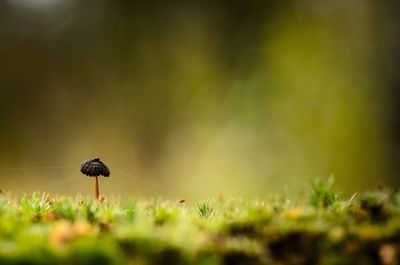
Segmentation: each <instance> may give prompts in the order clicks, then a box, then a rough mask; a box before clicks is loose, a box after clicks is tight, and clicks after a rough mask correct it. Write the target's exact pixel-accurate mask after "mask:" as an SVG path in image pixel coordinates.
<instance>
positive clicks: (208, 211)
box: [196, 201, 214, 218]
mask: <svg viewBox="0 0 400 265" xmlns="http://www.w3.org/2000/svg"><path fill="white" fill-rule="evenodd" d="M196 212H197V214H198V215H199V216H200V217H204V218H209V217H211V216H212V215H213V214H214V208H213V207H212V205H211V203H210V202H208V201H203V202H199V203H198V204H197V208H196Z"/></svg>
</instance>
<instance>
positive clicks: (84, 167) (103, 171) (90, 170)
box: [81, 158, 110, 177]
mask: <svg viewBox="0 0 400 265" xmlns="http://www.w3.org/2000/svg"><path fill="white" fill-rule="evenodd" d="M81 172H82V173H83V174H85V175H87V176H90V177H95V176H104V177H108V176H110V170H109V169H108V167H107V166H106V165H104V163H103V162H101V161H100V158H93V159H89V160H86V161H83V162H82V164H81Z"/></svg>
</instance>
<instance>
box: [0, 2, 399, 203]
mask: <svg viewBox="0 0 400 265" xmlns="http://www.w3.org/2000/svg"><path fill="white" fill-rule="evenodd" d="M399 8H400V4H399V3H398V2H397V1H394V0H393V1H373V0H355V1H345V0H338V1H337V0H336V1H318V0H297V1H294V0H292V1H290V0H289V1H284V2H283V3H282V1H268V0H263V1H239V0H213V1H177V0H173V1H161V0H160V1H128V0H127V1H106V0H88V1H78V0H4V1H1V2H0V58H1V64H0V67H1V71H0V124H1V127H0V188H1V189H2V190H3V191H7V192H8V191H10V192H13V193H14V194H20V193H24V192H26V193H30V192H32V191H34V190H41V191H47V192H52V193H60V194H84V195H86V194H87V195H91V194H92V192H93V191H92V188H93V187H92V185H93V183H92V182H93V180H92V179H89V178H88V177H86V176H83V175H82V174H81V173H80V172H79V166H80V163H81V162H82V161H83V160H85V159H89V158H91V157H95V156H99V157H100V158H101V159H102V160H103V161H104V162H105V163H106V164H107V165H108V166H109V167H110V170H111V177H110V178H104V179H103V178H101V179H100V189H101V192H103V193H104V194H106V195H110V194H117V195H123V196H132V197H155V196H163V197H166V198H180V199H181V198H184V199H199V198H207V197H216V196H220V195H221V194H222V195H224V196H237V195H241V196H246V197H259V196H264V195H267V194H271V193H280V192H284V191H296V190H302V189H304V187H305V186H306V185H307V184H308V183H309V181H310V180H311V179H314V178H317V177H320V178H326V177H328V176H330V175H334V176H335V182H336V187H338V188H339V189H340V190H342V191H343V192H345V193H346V192H354V191H358V190H363V189H373V188H375V187H377V186H378V185H379V183H384V184H386V185H388V186H389V187H392V188H395V189H397V188H398V187H400V179H399V177H398V175H399V173H400V167H399V166H398V164H399V162H400V104H399V103H400V90H399V89H400V74H399V72H398V71H399V67H400V16H399V15H398V10H400V9H399Z"/></svg>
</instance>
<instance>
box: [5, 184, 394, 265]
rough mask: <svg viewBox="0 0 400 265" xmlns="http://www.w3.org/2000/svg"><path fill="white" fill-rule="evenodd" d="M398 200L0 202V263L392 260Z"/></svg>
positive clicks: (315, 196) (384, 194)
mask: <svg viewBox="0 0 400 265" xmlns="http://www.w3.org/2000/svg"><path fill="white" fill-rule="evenodd" d="M399 250H400V194H398V193H393V192H390V191H388V190H385V189H379V190H377V191H374V192H365V193H361V194H354V195H353V196H350V197H349V198H341V197H340V196H338V195H337V194H336V193H335V192H333V190H332V185H331V183H330V182H328V183H323V182H318V181H317V182H314V183H313V184H312V186H311V189H310V192H309V193H308V195H307V196H305V197H304V198H303V199H299V200H289V199H288V198H285V197H280V196H275V197H271V198H266V199H263V200H245V199H241V198H229V199H228V198H219V199H216V200H207V201H200V202H197V203H190V202H185V201H166V200H161V199H154V200H147V201H141V200H125V199H122V198H119V199H118V198H114V199H113V198H108V199H105V200H103V201H102V202H97V201H95V200H93V199H91V198H84V197H80V196H77V197H75V198H71V197H65V196H52V195H50V194H46V193H38V192H37V193H34V194H32V195H29V196H22V197H20V198H13V197H12V196H8V195H1V198H0V264H52V265H53V264H96V265H101V264H154V265H156V264H175V265H179V264H199V265H200V264H202V265H203V264H204V265H208V264H210V265H217V264H232V265H236V264H246V265H253V264H254V265H256V264H272V265H275V264H276V265H278V264H279V265H283V264H323V265H331V264H332V265H333V264H343V265H345V264H360V265H361V264H362V265H368V264H384V265H394V264H398V258H399Z"/></svg>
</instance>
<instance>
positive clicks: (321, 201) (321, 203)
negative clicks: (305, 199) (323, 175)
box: [309, 177, 339, 208]
mask: <svg viewBox="0 0 400 265" xmlns="http://www.w3.org/2000/svg"><path fill="white" fill-rule="evenodd" d="M338 201H339V196H338V195H337V194H336V193H335V192H334V191H333V177H329V179H328V180H327V181H326V182H324V181H322V180H315V181H313V182H312V183H311V194H310V196H309V202H310V204H311V205H312V206H314V207H317V208H328V207H330V206H332V205H334V204H335V203H337V202H338Z"/></svg>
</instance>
